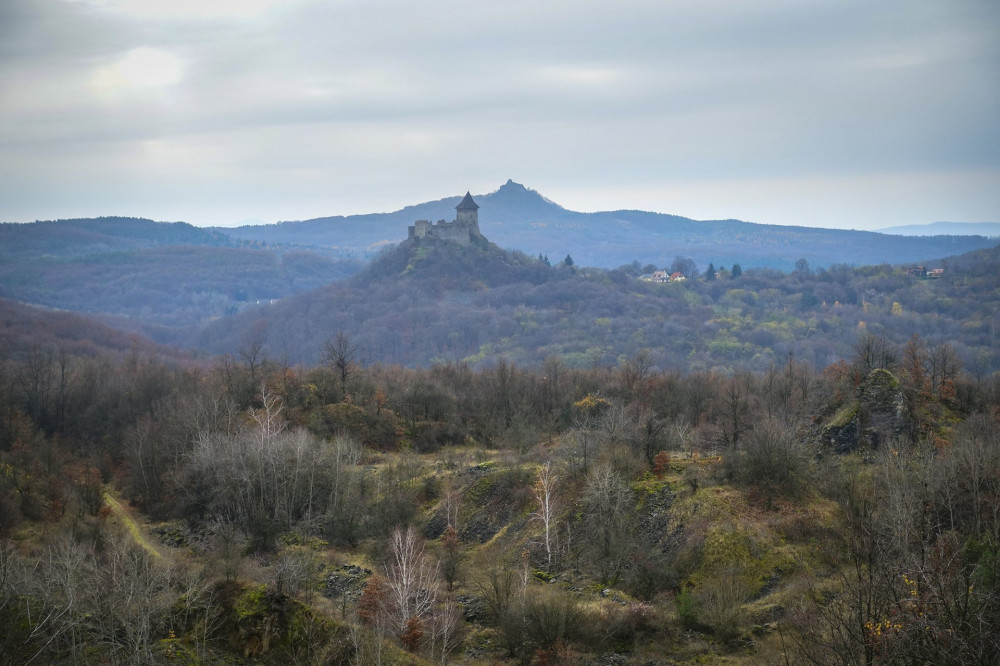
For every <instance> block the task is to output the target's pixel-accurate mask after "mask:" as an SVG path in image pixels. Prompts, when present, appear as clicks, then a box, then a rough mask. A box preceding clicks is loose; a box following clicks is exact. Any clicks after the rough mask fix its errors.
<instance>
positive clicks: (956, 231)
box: [878, 222, 1000, 238]
mask: <svg viewBox="0 0 1000 666" xmlns="http://www.w3.org/2000/svg"><path fill="white" fill-rule="evenodd" d="M878 232H879V233H883V234H896V235H900V236H985V237H987V238H997V237H1000V222H931V223H930V224H907V225H903V226H899V227H886V228H885V229H879V230H878Z"/></svg>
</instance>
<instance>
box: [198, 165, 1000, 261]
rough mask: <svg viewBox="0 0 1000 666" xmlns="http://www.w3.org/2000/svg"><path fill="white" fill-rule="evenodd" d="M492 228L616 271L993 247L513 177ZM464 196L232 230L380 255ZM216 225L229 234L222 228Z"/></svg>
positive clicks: (493, 197)
mask: <svg viewBox="0 0 1000 666" xmlns="http://www.w3.org/2000/svg"><path fill="white" fill-rule="evenodd" d="M474 197H475V200H476V202H477V203H478V204H479V206H480V210H479V223H480V229H481V231H482V232H483V234H484V235H485V236H486V237H487V238H489V239H490V240H491V241H493V242H494V243H496V244H497V245H499V246H500V247H504V248H508V249H516V250H520V251H522V252H525V253H528V254H532V255H536V254H542V255H545V256H548V257H550V258H551V259H553V260H560V259H562V258H563V257H565V256H566V255H567V254H569V255H571V256H572V257H573V259H574V261H575V262H576V263H577V264H578V265H585V266H597V267H601V268H614V267H617V266H621V265H623V264H627V263H631V262H633V261H639V262H640V263H642V264H647V263H651V264H655V265H657V266H666V265H669V264H670V263H671V262H672V261H673V259H674V258H675V257H677V256H684V257H691V258H693V259H694V260H695V261H696V262H697V263H698V264H700V265H701V266H705V265H707V264H708V263H710V262H711V263H714V264H715V265H716V266H720V265H722V266H729V265H731V264H733V263H740V264H741V265H742V266H743V267H750V266H760V267H771V268H778V269H782V270H790V269H791V268H793V267H794V265H795V262H796V261H797V260H798V259H800V258H804V259H806V260H808V261H809V262H810V263H811V264H812V265H814V266H828V265H831V264H837V263H849V264H854V265H864V264H882V263H889V264H901V263H909V262H920V261H930V260H933V259H936V258H939V257H942V256H946V255H952V254H961V253H964V252H969V251H972V250H976V249H981V248H985V247H992V246H993V245H995V244H996V241H994V240H990V239H987V238H985V237H976V236H962V235H955V236H947V237H939V238H935V239H929V238H920V237H900V236H894V235H888V234H880V233H875V232H871V231H848V230H842V229H816V228H810V227H794V226H779V225H768V224H755V223H751V222H744V221H741V220H733V219H730V220H706V221H699V220H692V219H690V218H686V217H680V216H677V215H668V214H664V213H651V212H644V211H638V210H618V211H604V212H597V213H580V212H576V211H571V210H567V209H565V208H563V207H562V206H560V205H558V204H556V203H554V202H553V201H550V200H549V199H547V198H545V197H544V196H542V195H541V194H540V193H538V192H536V191H535V190H532V189H530V188H527V187H525V186H524V185H521V184H519V183H515V182H514V181H512V180H508V181H507V183H505V184H504V185H503V186H501V187H500V188H499V189H498V190H497V191H495V192H491V193H488V194H480V195H474ZM460 199H461V197H460V196H454V197H448V198H445V199H439V200H437V201H429V202H425V203H422V204H416V205H413V206H407V207H405V208H403V209H401V210H398V211H394V212H391V213H371V214H365V215H348V216H334V217H322V218H315V219H312V220H305V221H300V222H280V223H278V224H271V225H255V226H244V227H235V228H231V229H225V230H224V231H225V232H227V233H229V234H232V235H233V236H238V237H240V238H245V239H253V240H259V241H265V242H269V243H296V244H303V245H311V246H319V247H337V248H340V249H342V250H353V251H357V252H368V253H374V252H376V251H377V250H378V249H380V248H381V247H384V246H387V245H393V244H395V243H397V242H399V241H402V240H403V239H404V238H405V237H406V228H407V226H408V225H410V224H413V222H414V221H415V220H418V219H426V220H431V221H436V220H442V219H444V220H451V219H452V218H453V217H454V207H455V206H456V205H457V204H458V202H459V201H460ZM216 231H223V230H221V229H216Z"/></svg>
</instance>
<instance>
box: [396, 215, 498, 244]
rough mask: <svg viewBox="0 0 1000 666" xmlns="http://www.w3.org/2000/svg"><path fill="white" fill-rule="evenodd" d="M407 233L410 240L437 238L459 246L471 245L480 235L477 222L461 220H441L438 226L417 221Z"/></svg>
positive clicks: (424, 221)
mask: <svg viewBox="0 0 1000 666" xmlns="http://www.w3.org/2000/svg"><path fill="white" fill-rule="evenodd" d="M407 231H408V232H409V237H410V238H437V239H439V240H446V241H452V242H453V243H458V244H459V245H471V244H472V237H473V235H476V236H479V235H480V233H479V225H478V224H476V223H475V222H473V223H472V224H470V223H469V222H465V221H461V220H454V221H452V222H445V221H444V220H441V221H440V222H437V223H436V224H431V223H430V222H428V221H426V220H417V221H416V222H415V223H414V224H413V226H412V227H408V229H407Z"/></svg>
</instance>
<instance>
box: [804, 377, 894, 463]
mask: <svg viewBox="0 0 1000 666" xmlns="http://www.w3.org/2000/svg"><path fill="white" fill-rule="evenodd" d="M908 423H909V420H908V419H907V414H906V401H905V400H904V396H903V390H902V388H901V387H900V385H899V380H898V379H896V378H895V377H894V376H893V374H892V373H891V372H889V371H888V370H881V369H879V370H872V372H871V374H869V375H868V377H866V378H865V380H864V381H863V382H862V383H861V386H859V387H858V390H857V397H856V399H855V400H854V402H853V403H852V404H850V405H848V406H846V407H845V408H844V409H842V410H841V411H840V412H838V413H837V415H836V416H835V417H834V418H833V419H832V420H831V421H830V422H829V423H828V424H827V425H826V427H825V428H824V430H823V439H824V440H825V441H826V442H827V443H828V444H830V446H831V447H832V448H833V450H834V451H835V452H836V453H849V452H850V451H853V450H854V449H856V448H857V447H858V445H860V444H867V445H869V446H871V447H873V448H874V447H877V446H879V445H880V444H882V443H883V442H886V441H888V440H890V439H892V438H893V437H898V436H900V435H903V434H905V432H906V430H907V427H908V425H907V424H908Z"/></svg>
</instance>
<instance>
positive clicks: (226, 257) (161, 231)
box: [0, 217, 361, 342]
mask: <svg viewBox="0 0 1000 666" xmlns="http://www.w3.org/2000/svg"><path fill="white" fill-rule="evenodd" d="M330 254H331V253H330V252H317V251H314V250H311V249H308V248H293V247H287V246H275V245H273V244H268V243H262V242H260V241H245V240H241V239H233V238H230V237H229V236H227V235H225V234H222V233H220V232H217V231H211V230H206V229H199V228H197V227H193V226H191V225H189V224H185V223H182V222H176V223H165V222H153V221H151V220H145V219H137V218H120V217H114V218H111V217H109V218H97V219H78V220H57V221H53V222H34V223H31V224H0V298H8V299H12V300H16V301H21V302H23V303H32V304H35V305H41V306H44V307H48V308H60V309H64V310H72V311H76V312H85V313H89V314H95V315H113V316H117V317H130V318H132V320H131V321H130V322H125V324H124V325H125V327H126V328H127V329H128V330H136V329H137V328H139V327H142V326H145V327H147V329H146V332H147V333H150V332H151V330H150V329H149V328H148V327H150V326H154V325H155V326H162V327H168V328H169V327H176V326H194V325H198V324H200V323H201V322H202V321H204V320H206V319H209V318H212V317H219V316H223V315H226V314H231V313H233V312H236V311H238V310H239V309H241V308H243V307H246V306H247V305H249V304H251V303H257V302H258V301H260V300H265V299H267V300H270V299H274V298H283V297H285V296H288V295H289V294H292V293H295V292H298V291H304V290H307V289H314V288H316V287H319V286H321V285H324V284H328V283H329V282H332V281H334V280H339V279H343V278H345V277H347V276H349V275H352V274H353V273H355V272H356V271H357V270H358V269H359V268H360V265H361V264H360V261H359V260H356V259H352V258H350V257H343V256H330ZM118 321H119V322H121V320H118ZM161 333H162V329H161ZM157 337H158V339H159V340H160V341H161V342H168V341H172V340H173V338H172V336H171V335H158V336H157Z"/></svg>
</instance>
